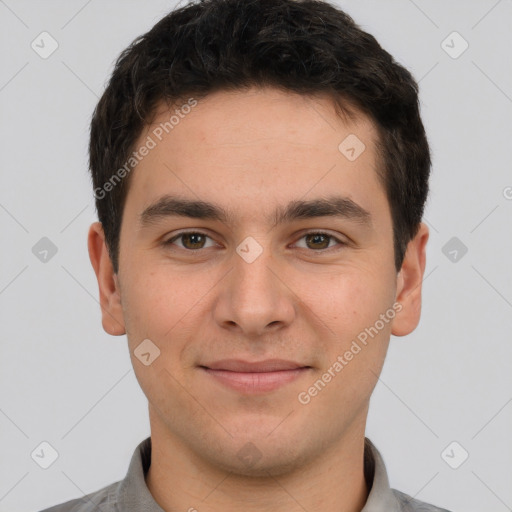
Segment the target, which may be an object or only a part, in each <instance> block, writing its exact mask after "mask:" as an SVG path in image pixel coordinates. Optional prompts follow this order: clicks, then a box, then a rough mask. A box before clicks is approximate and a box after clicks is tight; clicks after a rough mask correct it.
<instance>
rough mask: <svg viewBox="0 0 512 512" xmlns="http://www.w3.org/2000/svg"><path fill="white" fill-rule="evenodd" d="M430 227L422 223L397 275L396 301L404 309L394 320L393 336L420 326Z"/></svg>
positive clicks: (403, 334) (410, 243) (408, 247)
mask: <svg viewBox="0 0 512 512" xmlns="http://www.w3.org/2000/svg"><path fill="white" fill-rule="evenodd" d="M428 237H429V230H428V226H427V225H426V224H425V223H423V222H421V223H420V228H419V230H418V233H417V234H416V236H415V237H414V238H413V239H412V240H411V241H410V242H409V244H408V245H407V251H406V253H405V257H404V261H403V263H402V268H401V269H400V272H399V273H398V275H397V291H396V294H397V296H396V301H397V302H399V303H400V304H401V305H402V309H401V310H400V311H399V312H398V313H397V314H396V316H395V318H394V319H393V327H392V329H391V334H394V335H395V336H405V335H407V334H409V333H411V332H412V331H414V329H416V327H417V326H418V323H419V321H420V316H421V285H422V283H423V274H424V272H425V264H426V246H427V241H428Z"/></svg>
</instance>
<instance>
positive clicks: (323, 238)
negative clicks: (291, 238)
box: [305, 233, 331, 249]
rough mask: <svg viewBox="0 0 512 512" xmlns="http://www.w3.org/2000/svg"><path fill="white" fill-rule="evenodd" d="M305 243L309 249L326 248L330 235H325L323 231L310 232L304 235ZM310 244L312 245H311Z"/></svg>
mask: <svg viewBox="0 0 512 512" xmlns="http://www.w3.org/2000/svg"><path fill="white" fill-rule="evenodd" d="M305 238H306V245H307V246H308V247H309V248H310V249H327V248H328V247H329V242H330V239H331V237H330V236H329V235H325V234H323V233H312V234H309V235H306V236H305ZM310 244H311V245H312V246H313V247H311V246H310Z"/></svg>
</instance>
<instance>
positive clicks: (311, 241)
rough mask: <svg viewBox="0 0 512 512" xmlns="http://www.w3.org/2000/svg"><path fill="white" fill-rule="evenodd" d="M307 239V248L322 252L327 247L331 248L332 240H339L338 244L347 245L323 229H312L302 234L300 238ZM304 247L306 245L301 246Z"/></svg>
mask: <svg viewBox="0 0 512 512" xmlns="http://www.w3.org/2000/svg"><path fill="white" fill-rule="evenodd" d="M302 239H305V244H306V247H305V248H306V249H313V250H314V251H315V252H322V251H324V250H326V249H331V248H332V246H331V245H330V243H331V242H332V241H336V242H338V245H340V246H343V245H346V243H344V242H343V241H342V240H340V239H339V238H336V237H335V236H333V235H331V234H329V233H325V232H323V231H310V232H309V233H306V234H305V235H302V236H301V237H300V239H299V240H302ZM335 245H336V244H335ZM301 248H304V247H301Z"/></svg>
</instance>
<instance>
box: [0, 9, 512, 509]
mask: <svg viewBox="0 0 512 512" xmlns="http://www.w3.org/2000/svg"><path fill="white" fill-rule="evenodd" d="M174 5H175V3H174V2H170V1H162V0H160V1H157V0H154V1H145V2H142V1H138V2H134V1H131V2H129V1H123V2H121V1H109V2H101V1H100V0H90V1H84V0H81V1H65V2H64V1H59V2H54V1H44V2H43V1H37V2H36V1H15V0H5V1H2V0H0V38H1V40H0V43H1V48H2V66H1V69H0V108H1V112H2V115H1V121H0V140H1V142H2V152H1V168H2V173H1V177H2V186H1V187H0V222H1V226H2V248H3V250H2V252H1V258H2V264H1V275H0V310H1V324H0V325H1V329H2V340H1V345H0V347H1V356H0V432H1V438H0V443H1V454H2V456H1V458H0V460H1V463H0V512H7V511H9V512H26V511H35V510H39V509H41V508H43V507H48V506H50V505H53V504H56V503H60V502H62V501H65V500H68V499H71V498H75V497H79V496H82V495H83V494H84V493H88V492H92V491H95V490H97V489H99V488H100V487H103V486H105V485H107V484H109V483H111V482H114V481H116V480H119V479H121V478H123V477H124V475H125V472H126V470H127V468H128V463H129V460H130V457H131V455H132V452H133V450H134V448H135V446H136V444H138V443H139V442H140V441H141V440H142V439H143V438H145V437H146V436H147V435H149V422H148V418H147V402H146V399H145V397H144V395H143V393H142V391H141V390H140V388H139V386H138V383H137V381H136V379H135V376H134V373H133V370H132V367H131V363H130V359H129V354H128V351H127V343H126V337H125V336H123V337H111V336H109V335H107V334H106V333H105V332H104V331H103V330H102V327H101V323H100V308H99V304H98V302H97V298H98V290H97V284H96V280H95V276H94V273H93V270H92V267H91V265H90V262H89V258H88V254H87V246H86V235H87V230H88V227H89V225H90V224H91V223H92V222H94V221H95V220H96V216H95V211H94V203H93V196H92V187H91V186H90V181H89V177H88V174H87V153H86V147H87V138H88V123H89V119H90V115H91V112H92V109H93V108H94V106H95V104H96V102H97V100H98V96H99V95H100V94H101V92H102V91H103V88H104V85H105V83H106V80H107V78H108V76H109V74H110V72H111V70H112V64H113V61H114V59H115V58H116V57H117V55H118V54H119V52H120V51H121V50H122V49H124V48H125V47H126V46H127V45H128V44H129V43H130V42H131V41H132V40H133V39H134V38H135V37H136V36H137V35H139V34H141V33H143V32H145V31H146V30H147V29H149V28H150V27H151V26H152V25H153V24H154V23H155V22H156V21H157V20H158V19H159V18H160V17H161V16H162V15H163V14H165V13H166V12H168V11H169V10H170V9H171V8H172V7H173V6H174ZM339 5H340V6H342V7H344V8H345V9H346V11H347V12H348V13H349V14H351V15H352V16H353V17H354V18H355V20H356V21H357V22H359V23H360V24H361V25H362V27H363V28H364V29H366V30H368V31H369V32H371V33H372V34H374V35H375V36H376V37H377V39H378V40H379V42H380V43H381V44H382V45H383V46H384V47H385V48H386V49H387V50H388V51H390V52H391V53H392V54H393V55H394V56H395V57H396V58H397V60H398V61H400V62H401V63H403V64H404V65H406V66H407V67H408V68H409V69H410V70H411V71H412V72H413V74H414V75H415V77H416V78H417V79H418V80H419V81H420V87H421V100H422V112H423V118H424V122H425V125H426V129H427V132H428V135H429V140H430V142H431V145H432V151H433V164H434V165H433V175H432V181H431V186H432V193H431V196H430V200H429V202H428V206H427V210H426V216H425V221H426V222H427V223H428V224H429V226H430V230H431V237H430V241H429V245H428V254H427V257H428V261H427V269H426V278H425V282H424V292H423V298H424V303H423V314H422V318H421V322H420V325H419V327H418V328H417V329H416V331H415V332H414V333H412V334H411V335H409V336H407V337H405V338H396V337H392V340H391V345H390V350H389V353H388V357H387V361H386V364H385V367H384V371H383V373H382V375H381V379H380V381H379V383H378V385H377V387H376V390H375V393H374V396H373V398H372V405H371V410H370V415H369V418H368V429H367V435H368V437H370V438H371V439H372V440H373V441H374V443H375V444H376V445H377V447H378V448H379V449H380V451H381V453H382V454H383V456H384V460H385V462H386V464H387V467H388V470H389V475H390V481H391V485H392V486H393V487H395V488H398V489H400V490H402V491H404V492H407V493H408V494H410V495H412V496H415V497H417V498H418V499H421V500H425V501H430V502H433V503H435V504H439V505H442V506H444V507H446V508H448V509H451V510H453V511H454V512H457V511H460V512H462V511H464V512H471V511H481V510H485V511H495V512H501V511H506V510H512V508H511V507H512V487H511V486H510V482H511V481H512V471H511V469H510V464H511V461H512V439H511V435H510V432H511V423H512V403H511V402H512V376H511V373H512V372H511V371H510V368H511V360H512V357H511V356H512V343H511V341H512V339H511V338H512V336H511V334H510V333H511V332H512V315H511V313H512V270H511V266H510V262H511V261H512V236H511V233H512V229H511V228H512V225H511V224H512V223H511V218H512V200H511V199H512V188H507V187H512V172H511V164H510V162H511V146H512V123H511V114H512V73H510V52H511V50H512V2H511V1H510V0H501V1H495V0H492V1H491V0H485V1H484V0H479V1H452V2H446V1H441V0H439V1H428V2H427V1H423V2H421V1H420V0H416V1H415V2H412V1H409V0H396V1H380V2H377V1H361V0H359V1H355V0H353V1H346V2H339ZM42 31H48V32H49V33H50V34H51V35H52V37H53V38H54V39H55V40H56V41H57V42H58V45H59V47H58V49H57V50H56V51H55V52H54V53H53V54H52V55H51V56H49V57H48V58H47V59H43V58H41V57H40V56H39V55H38V54H37V53H36V52H35V51H34V50H33V49H32V48H31V42H32V41H33V40H34V39H35V40H36V42H37V41H38V40H39V39H37V37H38V36H39V34H40V33H41V32H42ZM453 31H457V32H458V33H459V34H460V35H461V36H462V37H463V38H464V40H466V41H467V42H468V44H469V47H468V49H467V50H466V51H465V52H464V53H462V54H461V55H460V56H458V58H453V55H454V54H455V53H458V52H459V51H460V50H461V49H462V48H463V46H462V45H463V41H462V40H461V39H459V38H457V37H458V36H455V39H454V37H453V36H451V37H450V38H448V39H447V40H446V38H447V36H449V34H451V33H452V32H453ZM444 40H446V42H445V43H444V46H443V45H442V42H443V41H444ZM450 47H451V48H450ZM46 48H48V45H46ZM445 50H448V51H449V52H451V53H452V56H450V55H449V54H448V53H447V52H446V51H445ZM42 237H48V238H49V239H50V240H51V241H52V242H53V243H54V244H55V246H56V247H57V253H56V254H55V255H54V256H53V257H51V258H48V261H47V262H46V263H44V262H42V261H40V260H39V259H38V258H36V256H35V255H34V254H33V252H32V248H33V246H34V245H35V244H36V243H37V242H38V241H39V240H40V239H41V238H42ZM452 237H457V239H458V240H459V241H460V242H456V243H458V244H459V246H460V243H463V244H464V245H465V246H466V247H467V249H468V251H467V253H466V254H465V255H463V256H461V254H462V253H461V252H460V247H459V249H456V250H459V252H458V253H457V254H458V260H457V261H455V262H454V261H451V258H452V259H453V253H452V255H450V254H449V251H452V250H453V247H452V246H451V245H449V246H448V247H447V248H446V249H445V251H444V252H445V253H447V255H448V256H447V255H445V254H444V253H443V247H445V244H447V243H448V242H449V240H450V239H452ZM454 247H455V246H454ZM42 441H47V442H49V443H50V444H51V445H52V446H53V447H55V449H56V450H57V451H58V453H59V457H58V459H57V460H56V461H55V462H54V463H53V464H52V465H51V466H50V467H49V468H48V469H42V468H41V467H40V466H39V465H38V464H36V462H34V460H33V459H32V458H31V453H32V452H33V450H34V449H35V448H37V447H38V446H39V444H40V443H41V442H42ZM453 441H456V442H457V443H459V445H460V446H459V445H457V446H456V447H455V449H454V450H453V451H451V449H449V450H448V452H447V454H446V452H445V456H444V458H443V456H442V453H443V451H444V450H445V448H446V447H447V446H448V445H449V444H450V443H452V442H453ZM462 450H466V451H467V452H468V453H469V457H468V459H467V460H466V461H465V462H464V463H463V464H461V465H460V466H459V467H458V468H457V469H452V467H450V466H449V465H448V464H447V462H446V461H447V460H448V461H449V462H450V463H451V464H452V465H456V464H458V463H460V461H461V460H462V459H461V454H462V453H463V452H462ZM311 512H312V511H311Z"/></svg>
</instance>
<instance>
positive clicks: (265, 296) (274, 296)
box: [214, 247, 296, 337]
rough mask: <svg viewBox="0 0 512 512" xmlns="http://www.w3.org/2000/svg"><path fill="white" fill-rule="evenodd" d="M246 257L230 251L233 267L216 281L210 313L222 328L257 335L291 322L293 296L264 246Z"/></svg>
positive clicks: (252, 335) (278, 267)
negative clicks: (215, 297) (250, 257)
mask: <svg viewBox="0 0 512 512" xmlns="http://www.w3.org/2000/svg"><path fill="white" fill-rule="evenodd" d="M249 261H250V260H248V261H246V260H245V259H244V258H243V257H241V256H239V254H237V253H236V254H234V256H233V268H232V270H231V271H230V272H229V273H228V274H227V276H226V277H225V279H223V280H222V283H220V293H219V296H218V300H217V301H216V304H215V311H214V317H215V320H216V322H217V323H218V324H219V325H220V326H221V327H222V328H224V329H230V330H231V331H233V332H236V333H237V334H238V335H240V334H243V335H244V336H245V337H258V336H262V335H265V334H267V333H269V332H272V331H276V330H278V329H283V328H285V327H287V326H289V325H290V324H291V323H292V322H293V320H294V318H295V314H296V307H295V297H294V294H293V291H292V290H291V289H290V287H289V286H287V283H286V276H285V275H284V274H283V272H282V271H281V272H280V266H279V265H277V264H276V261H275V260H273V258H272V255H271V254H270V249H268V247H267V248H264V249H263V252H262V253H261V254H260V255H259V256H258V257H257V258H256V259H255V260H254V261H252V262H249Z"/></svg>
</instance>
